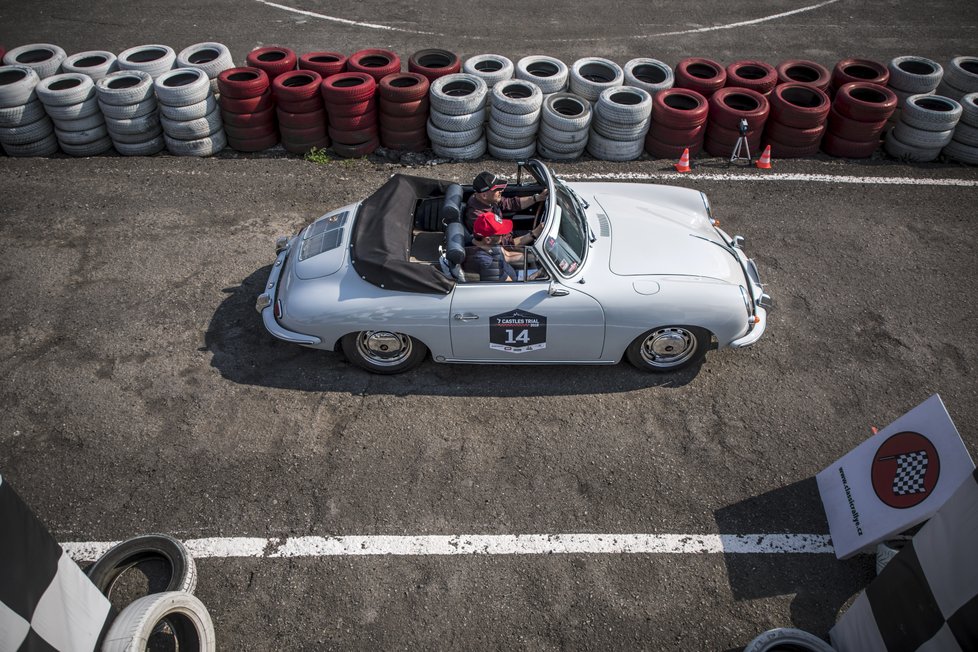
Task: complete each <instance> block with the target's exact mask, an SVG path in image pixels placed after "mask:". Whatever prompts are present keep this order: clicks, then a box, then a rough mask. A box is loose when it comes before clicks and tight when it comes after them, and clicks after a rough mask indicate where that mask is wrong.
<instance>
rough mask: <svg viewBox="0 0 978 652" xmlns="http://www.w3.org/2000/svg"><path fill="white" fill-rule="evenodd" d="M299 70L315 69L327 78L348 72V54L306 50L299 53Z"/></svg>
mask: <svg viewBox="0 0 978 652" xmlns="http://www.w3.org/2000/svg"><path fill="white" fill-rule="evenodd" d="M299 70H314V71H315V72H318V73H319V76H320V77H322V78H323V79H326V78H327V77H332V76H333V75H338V74H339V73H341V72H346V55H345V54H340V53H339V52H306V53H305V54H301V55H299Z"/></svg>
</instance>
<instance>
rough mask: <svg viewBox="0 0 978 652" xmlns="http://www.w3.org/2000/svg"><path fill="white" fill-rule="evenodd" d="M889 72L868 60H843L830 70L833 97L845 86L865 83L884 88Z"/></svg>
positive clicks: (882, 66)
mask: <svg viewBox="0 0 978 652" xmlns="http://www.w3.org/2000/svg"><path fill="white" fill-rule="evenodd" d="M888 81H890V70H889V68H887V67H886V66H884V65H883V64H882V63H879V62H877V61H872V60H870V59H843V60H842V61H840V62H839V63H837V64H835V67H834V68H833V69H832V93H833V95H834V94H835V93H837V92H838V91H839V89H840V88H842V87H843V86H845V85H846V84H851V83H853V82H866V83H869V84H879V85H880V86H886V83H887V82H888Z"/></svg>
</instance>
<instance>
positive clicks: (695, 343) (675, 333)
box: [626, 326, 711, 372]
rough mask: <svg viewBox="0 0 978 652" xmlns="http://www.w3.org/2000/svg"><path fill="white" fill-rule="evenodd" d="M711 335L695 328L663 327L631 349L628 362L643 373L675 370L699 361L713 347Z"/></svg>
mask: <svg viewBox="0 0 978 652" xmlns="http://www.w3.org/2000/svg"><path fill="white" fill-rule="evenodd" d="M710 341H711V338H710V333H709V331H706V330H704V329H702V328H696V327H695V326H663V327H661V328H654V329H652V330H650V331H648V332H647V333H645V334H644V335H642V336H641V337H638V338H637V339H636V340H635V341H634V342H632V343H631V344H630V345H629V346H628V350H627V351H626V355H627V356H628V361H629V362H631V363H632V364H633V365H635V366H636V367H638V368H639V369H642V370H644V371H654V372H664V371H676V370H677V369H682V368H683V367H687V366H689V365H691V364H693V363H694V362H699V361H700V360H702V359H703V356H704V355H706V350H707V349H708V348H709V346H710Z"/></svg>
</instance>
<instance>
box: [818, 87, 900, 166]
mask: <svg viewBox="0 0 978 652" xmlns="http://www.w3.org/2000/svg"><path fill="white" fill-rule="evenodd" d="M897 101H898V100H897V96H896V94H895V93H894V92H893V91H891V90H890V89H889V88H887V87H885V86H880V85H879V84H872V83H869V82H851V83H849V84H844V85H843V86H841V87H839V88H838V90H836V92H835V99H834V100H833V101H832V108H831V110H830V111H829V124H828V130H827V131H826V132H825V137H824V138H822V151H823V152H825V153H826V154H829V155H831V156H839V157H843V158H868V157H870V156H872V155H873V152H875V151H876V149H877V148H878V147H879V146H880V134H882V133H883V130H884V129H885V128H886V122H887V120H889V119H890V116H891V115H893V112H894V111H895V110H896V108H897Z"/></svg>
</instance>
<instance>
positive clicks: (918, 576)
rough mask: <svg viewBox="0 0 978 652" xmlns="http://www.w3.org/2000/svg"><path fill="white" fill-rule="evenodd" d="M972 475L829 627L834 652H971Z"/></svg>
mask: <svg viewBox="0 0 978 652" xmlns="http://www.w3.org/2000/svg"><path fill="white" fill-rule="evenodd" d="M976 541H978V470H976V471H975V472H974V473H973V474H972V475H971V476H969V477H968V478H967V479H966V480H965V481H964V483H962V485H961V486H960V487H959V488H958V489H957V491H955V492H954V494H953V495H952V496H951V498H949V499H948V501H947V502H946V503H944V505H943V506H942V507H941V508H940V509H939V510H938V511H937V514H935V515H934V516H933V517H932V518H931V519H930V521H928V522H927V524H926V525H925V526H924V527H923V528H922V529H921V530H920V532H918V533H917V534H916V535H915V536H914V538H913V540H912V541H911V542H910V545H908V546H906V547H904V548H903V550H901V551H900V552H899V553H898V554H897V555H896V556H895V557H894V558H893V559H892V560H890V562H889V563H888V564H887V565H886V567H885V568H883V571H882V572H881V573H880V574H879V576H877V578H876V579H875V580H873V581H872V583H870V585H869V586H868V587H866V590H865V591H864V592H863V593H862V594H861V595H860V596H859V597H858V598H856V601H855V602H854V603H853V605H852V607H850V608H849V610H848V611H847V612H846V613H845V614H844V615H843V616H842V618H841V619H840V620H839V622H838V623H836V625H835V627H833V628H832V631H831V637H832V646H833V647H834V648H835V649H836V650H837V651H838V652H875V651H877V650H880V651H885V652H896V651H898V650H899V651H901V652H902V651H907V652H959V651H973V650H978V545H976Z"/></svg>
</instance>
